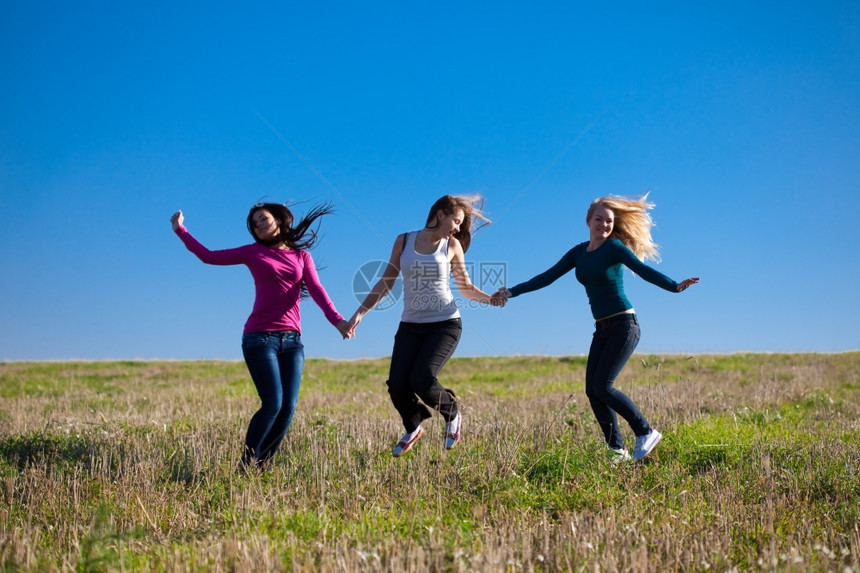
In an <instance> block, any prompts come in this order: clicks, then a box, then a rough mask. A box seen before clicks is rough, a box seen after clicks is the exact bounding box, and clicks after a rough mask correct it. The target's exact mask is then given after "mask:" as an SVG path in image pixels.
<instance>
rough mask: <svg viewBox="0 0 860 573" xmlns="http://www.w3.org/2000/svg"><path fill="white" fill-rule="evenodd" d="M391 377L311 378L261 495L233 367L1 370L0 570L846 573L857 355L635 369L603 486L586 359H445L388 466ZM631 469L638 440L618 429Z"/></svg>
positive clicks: (650, 362) (856, 551)
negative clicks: (449, 439)
mask: <svg viewBox="0 0 860 573" xmlns="http://www.w3.org/2000/svg"><path fill="white" fill-rule="evenodd" d="M387 367H388V361H387V360H382V359H380V360H366V361H358V362H335V361H326V360H309V361H308V362H307V365H306V372H305V376H304V379H303V385H302V391H301V394H300V397H299V407H298V411H297V413H296V416H295V419H294V423H293V427H292V428H291V430H290V433H289V435H288V436H287V439H286V441H285V442H284V445H283V447H282V450H281V452H280V454H279V456H278V458H277V463H276V464H275V465H274V467H273V468H271V470H270V471H267V472H264V473H256V472H252V473H250V474H247V473H242V472H240V471H238V469H237V462H238V457H239V453H240V448H241V444H242V443H243V437H244V432H245V428H246V425H247V423H248V420H249V418H250V416H251V414H252V413H253V411H254V410H255V409H256V407H257V398H256V395H255V393H254V389H253V385H252V384H251V382H250V380H249V379H248V376H247V372H246V370H245V367H244V364H242V363H238V362H218V361H206V362H133V361H132V362H105V363H85V362H73V363H2V364H0V479H2V496H3V504H2V506H0V567H2V570H3V571H132V570H133V571H164V570H183V571H258V570H266V571H291V570H315V571H398V572H400V571H406V572H409V571H732V570H736V571H747V570H752V571H758V570H767V571H773V570H778V571H809V570H813V571H839V572H844V571H855V572H856V571H860V526H858V523H860V379H858V376H860V353H858V352H852V353H844V354H832V355H819V354H784V355H774V354H761V355H759V354H737V355H729V356H707V355H701V356H657V355H647V356H646V355H641V356H635V357H634V358H633V359H632V360H631V361H630V364H629V365H628V367H627V368H626V369H625V370H624V371H623V372H622V375H621V376H620V377H619V380H618V386H619V387H620V388H622V389H623V390H624V391H625V392H626V393H628V394H630V395H631V396H632V397H633V399H634V400H635V401H636V402H637V404H638V405H639V406H640V407H641V409H642V410H643V412H644V413H645V414H646V416H647V417H648V418H649V421H650V422H651V423H652V424H654V426H655V427H657V428H659V429H660V430H661V431H662V432H663V433H664V435H665V438H664V440H663V441H662V442H661V443H660V445H659V446H658V447H657V449H656V450H655V451H654V452H653V454H652V455H650V456H649V457H648V458H646V459H645V460H644V461H643V462H639V463H625V464H620V465H614V464H613V463H612V462H611V460H609V459H607V457H606V455H605V454H606V448H605V446H604V445H603V444H602V442H601V439H600V436H599V430H598V428H597V425H596V422H594V420H593V417H592V414H591V410H590V407H589V405H588V401H587V399H586V398H585V395H584V393H583V376H584V370H585V359H584V357H558V358H553V357H538V356H514V357H505V358H457V359H454V360H452V361H451V362H450V363H449V364H448V365H447V366H446V368H445V370H444V372H443V382H444V384H445V385H447V386H450V387H451V388H453V389H454V390H455V391H456V392H457V396H458V398H459V400H460V404H461V411H462V413H463V420H464V421H463V440H462V442H461V443H460V444H459V445H458V446H457V448H455V449H454V450H452V451H450V452H448V451H446V450H445V449H444V447H443V445H442V437H443V428H442V421H441V420H440V419H439V418H438V416H437V417H435V418H434V419H432V420H429V421H428V422H426V423H425V430H426V434H425V436H424V437H423V438H422V439H421V440H420V441H419V442H418V444H417V445H416V447H415V448H414V450H413V451H412V452H411V453H409V454H408V455H406V456H404V457H403V458H401V459H393V458H392V457H391V448H392V447H393V446H394V443H395V441H396V440H397V438H398V437H399V436H400V434H401V433H402V427H400V425H399V422H398V420H397V416H396V414H395V412H394V409H393V407H392V406H391V405H390V402H389V398H388V393H387V391H386V387H385V378H386V374H387ZM624 430H625V432H626V436H627V439H628V447H632V440H633V437H632V435H631V434H630V432H629V428H626V427H625V428H624Z"/></svg>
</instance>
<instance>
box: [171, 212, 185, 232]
mask: <svg viewBox="0 0 860 573" xmlns="http://www.w3.org/2000/svg"><path fill="white" fill-rule="evenodd" d="M184 220H185V217H183V216H182V211H181V210H180V211H177V212H176V213H174V214H173V216H172V217H170V222H171V223H173V230H174V231H175V230H176V229H178V228H179V227H181V226H182V222H183V221H184Z"/></svg>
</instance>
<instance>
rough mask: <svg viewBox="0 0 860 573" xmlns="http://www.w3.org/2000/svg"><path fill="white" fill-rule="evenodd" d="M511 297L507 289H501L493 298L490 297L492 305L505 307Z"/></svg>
mask: <svg viewBox="0 0 860 573" xmlns="http://www.w3.org/2000/svg"><path fill="white" fill-rule="evenodd" d="M510 296H511V291H509V290H508V289H507V288H505V287H501V288H500V289H499V290H497V291H496V292H494V293H493V296H492V297H490V305H492V306H498V307H504V306H505V305H506V304H507V303H508V299H509V298H510Z"/></svg>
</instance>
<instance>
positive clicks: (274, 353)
mask: <svg viewBox="0 0 860 573" xmlns="http://www.w3.org/2000/svg"><path fill="white" fill-rule="evenodd" d="M242 354H243V355H244V356H245V364H247V366H248V372H250V374H251V379H252V380H253V381H254V386H256V387H257V394H258V395H259V396H260V402H261V406H260V409H259V410H257V412H256V413H255V414H254V416H253V417H252V418H251V423H250V424H249V425H248V434H247V436H246V437H245V452H244V454H243V455H242V462H243V463H244V464H246V465H248V464H252V463H254V464H257V465H260V466H264V465H266V464H268V463H269V462H271V460H272V458H273V457H274V455H275V454H276V453H277V451H278V448H279V447H280V446H281V442H282V441H283V440H284V436H286V435H287V430H288V429H289V428H290V423H291V422H292V421H293V413H294V412H295V410H296V401H297V400H298V398H299V385H300V383H301V380H302V369H303V368H304V365H305V349H304V346H302V337H301V335H300V334H299V333H298V332H296V331H294V330H289V331H284V332H250V333H248V334H245V335H243V336H242Z"/></svg>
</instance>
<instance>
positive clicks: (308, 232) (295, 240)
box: [247, 203, 334, 250]
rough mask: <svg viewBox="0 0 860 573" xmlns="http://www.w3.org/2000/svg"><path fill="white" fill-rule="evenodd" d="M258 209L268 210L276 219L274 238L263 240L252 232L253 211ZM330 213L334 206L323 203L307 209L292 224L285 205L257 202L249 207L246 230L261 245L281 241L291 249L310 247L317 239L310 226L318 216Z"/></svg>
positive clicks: (269, 244)
mask: <svg viewBox="0 0 860 573" xmlns="http://www.w3.org/2000/svg"><path fill="white" fill-rule="evenodd" d="M260 210H265V211H268V212H269V214H271V215H272V217H274V218H275V220H276V221H278V227H280V233H278V236H277V237H275V238H274V239H271V240H268V241H264V240H262V239H260V238H259V237H258V236H257V234H256V233H255V232H254V219H253V217H254V213H256V212H257V211H260ZM331 213H334V206H332V204H331V203H323V204H322V205H318V206H316V207H314V208H312V209H311V210H310V211H308V212H307V214H305V216H304V217H302V218H301V220H300V221H299V222H298V223H297V224H296V225H295V226H293V220H294V218H293V213H292V211H290V209H289V208H288V207H287V206H286V205H283V204H280V203H257V204H256V205H254V206H253V207H251V211H250V212H249V213H248V223H247V224H248V231H249V232H250V233H251V236H252V237H254V240H255V241H257V242H258V243H260V244H261V245H266V246H269V247H270V246H272V245H277V244H278V243H281V242H283V243H285V244H286V245H287V246H288V247H289V248H291V249H293V250H300V249H310V248H311V247H313V246H314V243H316V241H317V229H311V227H312V226H313V224H314V223H316V222H317V220H318V219H319V218H320V217H322V216H323V215H329V214H331Z"/></svg>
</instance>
